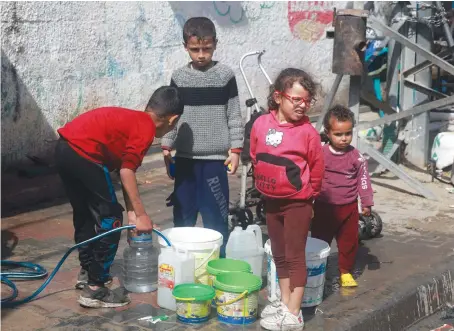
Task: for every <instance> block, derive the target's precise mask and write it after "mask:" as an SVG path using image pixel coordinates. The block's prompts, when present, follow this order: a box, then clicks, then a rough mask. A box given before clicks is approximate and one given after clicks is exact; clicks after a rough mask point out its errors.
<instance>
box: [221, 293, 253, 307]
mask: <svg viewBox="0 0 454 331" xmlns="http://www.w3.org/2000/svg"><path fill="white" fill-rule="evenodd" d="M247 294H248V290H245V291H244V292H243V293H241V294H240V295H239V296H237V297H236V298H235V299H232V300H230V301H227V302H222V303H219V302H218V301H217V300H216V306H218V307H222V306H228V305H231V304H232V303H235V302H237V301H240V300H241V299H243V298H244V297H245V296H246V295H247Z"/></svg>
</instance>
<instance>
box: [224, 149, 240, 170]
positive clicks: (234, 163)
mask: <svg viewBox="0 0 454 331" xmlns="http://www.w3.org/2000/svg"><path fill="white" fill-rule="evenodd" d="M224 164H225V165H226V166H228V165H229V164H230V167H229V168H230V170H229V171H228V173H229V174H231V175H234V174H235V173H236V170H237V169H238V165H239V164H240V154H237V153H230V156H229V157H228V158H227V160H225V162H224Z"/></svg>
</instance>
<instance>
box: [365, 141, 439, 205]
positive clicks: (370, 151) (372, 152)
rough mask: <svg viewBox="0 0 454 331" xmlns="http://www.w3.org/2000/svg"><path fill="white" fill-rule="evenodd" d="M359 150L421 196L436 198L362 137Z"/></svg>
mask: <svg viewBox="0 0 454 331" xmlns="http://www.w3.org/2000/svg"><path fill="white" fill-rule="evenodd" d="M359 143H360V144H359V150H360V151H361V153H363V154H367V155H369V156H370V157H371V158H373V159H374V160H376V161H377V162H379V163H380V164H382V165H383V166H384V167H386V168H387V169H389V170H390V171H391V172H392V173H393V174H395V175H396V176H397V177H399V178H400V179H402V180H403V181H404V182H405V183H407V184H408V185H409V186H410V187H411V188H413V189H414V190H415V191H417V192H418V193H419V194H421V195H422V196H424V197H426V198H427V199H430V200H438V198H437V196H436V195H435V194H434V193H433V192H432V191H431V190H429V189H428V188H426V187H425V186H424V185H423V184H421V183H420V182H419V181H417V180H416V179H414V178H413V177H411V176H409V175H408V174H407V173H406V172H405V171H403V170H402V169H401V168H400V167H399V166H398V165H397V164H395V163H394V162H392V161H391V160H389V159H388V158H386V157H385V156H384V155H383V154H381V153H380V152H379V151H377V150H376V149H375V148H374V147H373V146H372V145H370V144H368V143H366V142H364V141H363V140H362V139H360V140H359Z"/></svg>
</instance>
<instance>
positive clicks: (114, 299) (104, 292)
mask: <svg viewBox="0 0 454 331" xmlns="http://www.w3.org/2000/svg"><path fill="white" fill-rule="evenodd" d="M77 302H79V304H80V305H81V306H82V307H89V308H115V307H122V306H126V305H127V304H129V303H130V302H131V299H129V296H128V295H127V294H125V291H124V290H123V289H122V288H118V289H116V290H115V291H112V290H110V289H108V288H107V287H99V288H97V289H96V290H92V289H91V288H90V286H85V288H84V291H83V292H82V294H81V295H80V296H79V300H77Z"/></svg>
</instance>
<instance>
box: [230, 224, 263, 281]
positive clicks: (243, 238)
mask: <svg viewBox="0 0 454 331" xmlns="http://www.w3.org/2000/svg"><path fill="white" fill-rule="evenodd" d="M264 252H265V250H264V248H263V239H262V229H261V228H260V226H258V225H256V224H254V225H249V226H248V227H247V228H246V230H243V229H242V228H241V227H239V226H237V227H235V229H234V230H233V231H232V233H231V234H230V237H229V241H228V242H227V246H226V257H227V258H229V259H235V260H243V261H246V262H248V263H249V264H250V265H251V268H252V273H253V274H254V275H256V276H259V277H261V276H262V273H263V256H264Z"/></svg>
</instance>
